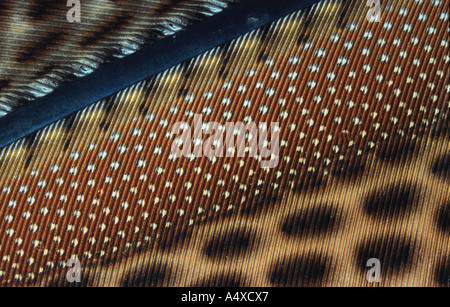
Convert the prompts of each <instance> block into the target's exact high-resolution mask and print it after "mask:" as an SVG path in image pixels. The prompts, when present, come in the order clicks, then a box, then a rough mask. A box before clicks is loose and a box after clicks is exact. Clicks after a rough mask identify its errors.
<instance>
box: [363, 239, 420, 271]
mask: <svg viewBox="0 0 450 307" xmlns="http://www.w3.org/2000/svg"><path fill="white" fill-rule="evenodd" d="M413 252H414V248H413V245H412V244H411V242H410V240H409V239H405V238H401V237H398V236H392V237H384V238H383V237H380V238H374V239H372V240H371V241H369V242H366V243H363V244H361V245H360V246H359V247H358V248H357V250H356V255H357V259H358V266H359V268H360V269H361V270H362V271H364V272H366V271H367V261H368V260H369V259H374V258H375V259H378V260H380V263H381V264H382V265H381V272H383V273H384V274H388V273H391V272H400V271H401V272H403V273H405V272H406V270H405V269H406V268H407V267H408V265H409V264H410V263H411V261H412V257H413ZM386 278H387V277H386Z"/></svg>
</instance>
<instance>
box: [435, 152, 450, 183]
mask: <svg viewBox="0 0 450 307" xmlns="http://www.w3.org/2000/svg"><path fill="white" fill-rule="evenodd" d="M431 172H432V173H433V174H435V175H436V176H439V177H442V178H447V179H450V154H446V155H444V156H442V157H439V158H438V159H437V160H436V161H434V163H433V166H432V167H431Z"/></svg>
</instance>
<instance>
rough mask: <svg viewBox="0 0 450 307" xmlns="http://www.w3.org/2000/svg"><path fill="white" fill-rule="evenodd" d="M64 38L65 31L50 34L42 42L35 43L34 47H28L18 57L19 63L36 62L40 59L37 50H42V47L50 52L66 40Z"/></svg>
mask: <svg viewBox="0 0 450 307" xmlns="http://www.w3.org/2000/svg"><path fill="white" fill-rule="evenodd" d="M64 36H65V33H64V31H59V32H50V33H49V34H47V35H46V36H45V37H43V38H42V39H41V40H39V41H38V42H35V43H34V45H32V46H28V47H26V48H25V50H24V51H22V52H21V53H20V54H19V55H18V57H17V62H19V63H26V62H29V61H32V60H35V59H36V58H37V57H39V54H37V53H36V50H41V49H40V48H41V47H42V46H45V48H46V49H45V50H49V49H51V48H52V47H53V46H56V45H57V44H58V43H59V42H60V41H61V39H62V38H64Z"/></svg>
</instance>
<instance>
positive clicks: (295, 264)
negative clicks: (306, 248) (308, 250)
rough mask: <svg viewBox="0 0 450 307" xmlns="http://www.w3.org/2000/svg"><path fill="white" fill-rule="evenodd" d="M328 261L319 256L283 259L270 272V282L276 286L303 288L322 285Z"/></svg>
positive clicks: (324, 257)
mask: <svg viewBox="0 0 450 307" xmlns="http://www.w3.org/2000/svg"><path fill="white" fill-rule="evenodd" d="M329 265H330V259H327V257H326V256H324V255H321V254H313V255H309V256H300V257H296V258H293V259H284V260H282V261H280V262H278V263H276V264H275V265H274V266H273V268H272V270H271V272H270V282H271V283H272V284H274V285H277V286H289V287H303V286H318V285H320V284H321V283H323V280H324V278H325V277H326V274H327V271H328V269H329V267H327V266H329Z"/></svg>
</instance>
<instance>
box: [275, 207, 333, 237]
mask: <svg viewBox="0 0 450 307" xmlns="http://www.w3.org/2000/svg"><path fill="white" fill-rule="evenodd" d="M338 221H339V218H338V217H337V212H336V210H335V208H333V207H328V206H326V205H321V206H318V207H315V208H310V209H306V210H303V211H301V212H299V213H298V214H296V215H295V216H289V217H288V218H286V219H285V221H284V222H283V224H282V226H281V231H282V232H283V233H285V234H287V235H290V236H299V237H305V236H314V235H319V234H323V233H328V232H331V231H333V229H335V228H336V226H337V224H338Z"/></svg>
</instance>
